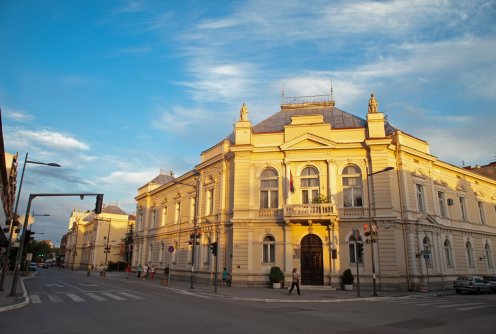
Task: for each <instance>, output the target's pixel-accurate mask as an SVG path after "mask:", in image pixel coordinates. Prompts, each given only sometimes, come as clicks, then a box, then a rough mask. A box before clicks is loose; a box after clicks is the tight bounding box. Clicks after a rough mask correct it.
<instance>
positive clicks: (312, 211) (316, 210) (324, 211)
mask: <svg viewBox="0 0 496 334" xmlns="http://www.w3.org/2000/svg"><path fill="white" fill-rule="evenodd" d="M331 216H336V207H335V205H334V204H333V203H318V204H288V205H286V207H284V218H286V219H329V218H330V217H331Z"/></svg>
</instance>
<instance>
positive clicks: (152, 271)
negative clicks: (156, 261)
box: [150, 264, 155, 280]
mask: <svg viewBox="0 0 496 334" xmlns="http://www.w3.org/2000/svg"><path fill="white" fill-rule="evenodd" d="M154 278H155V266H154V265H153V264H152V267H151V268H150V279H152V280H153V279H154Z"/></svg>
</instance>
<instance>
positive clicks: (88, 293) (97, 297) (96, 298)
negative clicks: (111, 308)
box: [86, 292, 106, 302]
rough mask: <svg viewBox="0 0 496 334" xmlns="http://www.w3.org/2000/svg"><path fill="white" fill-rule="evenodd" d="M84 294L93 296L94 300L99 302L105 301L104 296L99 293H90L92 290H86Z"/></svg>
mask: <svg viewBox="0 0 496 334" xmlns="http://www.w3.org/2000/svg"><path fill="white" fill-rule="evenodd" d="M86 296H88V297H90V298H93V299H94V300H96V301H99V302H103V301H106V299H105V298H103V297H100V296H99V295H96V294H94V293H92V292H87V293H86Z"/></svg>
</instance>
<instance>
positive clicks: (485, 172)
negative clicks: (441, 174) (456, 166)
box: [463, 161, 496, 180]
mask: <svg viewBox="0 0 496 334" xmlns="http://www.w3.org/2000/svg"><path fill="white" fill-rule="evenodd" d="M463 168H464V169H466V170H469V171H471V172H472V173H475V174H479V175H482V176H485V177H488V178H490V179H493V180H496V161H493V162H491V163H489V164H488V165H484V166H479V165H475V166H474V167H472V166H465V167H463Z"/></svg>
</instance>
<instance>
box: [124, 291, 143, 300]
mask: <svg viewBox="0 0 496 334" xmlns="http://www.w3.org/2000/svg"><path fill="white" fill-rule="evenodd" d="M119 294H121V295H123V296H126V297H129V298H132V299H144V298H143V297H140V296H136V295H133V294H132V293H129V292H119Z"/></svg>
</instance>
